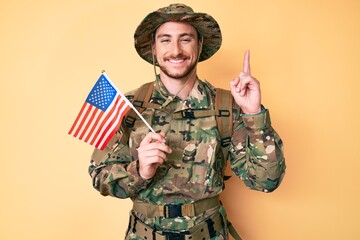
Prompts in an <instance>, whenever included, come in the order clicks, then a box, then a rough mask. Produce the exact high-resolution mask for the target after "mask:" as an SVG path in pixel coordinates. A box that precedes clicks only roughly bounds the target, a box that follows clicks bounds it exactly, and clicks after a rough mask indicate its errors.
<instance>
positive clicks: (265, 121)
mask: <svg viewBox="0 0 360 240" xmlns="http://www.w3.org/2000/svg"><path fill="white" fill-rule="evenodd" d="M242 119H243V121H244V124H245V127H246V128H247V129H250V130H261V129H265V128H268V127H270V126H271V121H270V113H269V110H267V109H265V108H263V107H262V110H261V112H259V113H256V114H251V115H250V114H243V115H242Z"/></svg>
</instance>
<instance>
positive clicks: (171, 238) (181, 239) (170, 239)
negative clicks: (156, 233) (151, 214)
mask: <svg viewBox="0 0 360 240" xmlns="http://www.w3.org/2000/svg"><path fill="white" fill-rule="evenodd" d="M187 233H188V232H179V233H174V232H162V235H164V236H166V239H167V240H185V235H186V234H187Z"/></svg>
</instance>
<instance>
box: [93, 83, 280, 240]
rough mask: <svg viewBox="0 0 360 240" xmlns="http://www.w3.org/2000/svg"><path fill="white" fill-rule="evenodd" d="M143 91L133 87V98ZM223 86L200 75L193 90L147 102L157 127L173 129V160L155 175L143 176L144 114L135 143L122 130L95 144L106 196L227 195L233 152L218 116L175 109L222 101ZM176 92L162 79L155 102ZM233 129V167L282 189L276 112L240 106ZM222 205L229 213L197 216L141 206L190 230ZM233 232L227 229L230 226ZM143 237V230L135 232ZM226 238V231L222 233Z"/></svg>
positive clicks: (267, 187) (96, 168)
mask: <svg viewBox="0 0 360 240" xmlns="http://www.w3.org/2000/svg"><path fill="white" fill-rule="evenodd" d="M134 92H135V91H132V92H130V93H128V94H127V97H128V98H129V99H130V100H131V99H132V96H133V94H134ZM214 95H215V89H214V88H213V87H212V86H211V85H210V84H209V83H208V82H204V81H201V80H199V79H197V81H196V83H195V85H194V87H193V89H192V91H191V92H190V94H189V97H188V98H187V99H186V100H181V99H179V98H177V97H175V99H174V100H173V101H172V102H170V104H168V105H167V106H166V107H165V108H164V109H161V110H155V109H151V108H149V109H146V110H145V111H144V112H143V116H144V118H145V119H146V120H147V121H148V122H149V123H150V124H151V126H152V127H153V128H154V130H155V131H156V132H160V131H162V132H165V133H166V144H168V145H169V146H170V147H171V148H172V153H171V154H169V155H168V160H167V162H166V164H163V165H161V166H160V167H159V168H158V171H157V173H156V175H155V176H154V177H153V178H152V179H151V180H143V179H142V178H141V177H140V175H139V173H138V171H137V169H138V156H137V150H136V149H137V147H138V146H139V144H140V142H141V141H142V139H143V138H144V136H145V135H146V134H147V133H148V132H149V129H148V128H147V127H146V125H145V124H144V123H143V122H142V121H141V120H137V121H136V122H135V125H134V128H133V131H131V134H130V138H129V144H128V145H122V144H120V139H121V136H122V130H121V129H122V128H124V127H125V126H124V125H122V126H121V129H119V131H118V132H117V135H116V136H115V137H114V138H113V140H112V141H111V144H109V145H108V147H107V148H106V149H105V152H101V151H100V150H95V151H94V154H93V157H92V159H91V164H90V167H89V173H90V175H91V177H92V180H93V186H94V187H95V188H96V189H97V190H98V191H100V193H101V194H102V195H110V196H113V197H117V198H131V199H132V200H133V201H139V202H146V203H152V204H169V203H174V204H181V203H190V202H194V201H197V200H200V199H204V198H210V197H213V196H216V195H218V194H220V193H221V192H222V190H223V188H224V182H223V176H224V170H225V166H226V162H227V161H226V160H227V159H226V158H224V157H223V154H222V152H221V144H220V136H219V131H218V129H217V126H216V120H215V117H214V116H210V117H203V118H196V119H180V120H175V119H172V114H173V113H176V112H178V111H181V110H184V109H209V108H210V109H212V108H214ZM169 96H170V94H169V92H168V91H167V90H166V88H165V86H164V85H163V84H162V82H161V81H160V80H159V79H157V80H156V81H155V88H154V92H153V95H152V98H151V102H153V103H157V104H159V105H162V104H163V103H164V102H165V101H166V99H167V98H168V97H169ZM233 108H234V111H233V119H234V121H233V123H234V124H233V129H234V132H233V135H232V142H231V146H230V148H229V153H230V163H231V168H232V170H233V172H234V173H235V174H236V175H237V176H238V177H239V178H241V179H242V180H243V182H244V183H245V184H246V186H248V187H249V188H251V189H255V190H259V191H263V192H271V191H273V190H275V189H276V188H277V187H278V186H279V184H280V182H281V180H282V178H283V176H284V173H285V160H284V156H283V144H282V141H281V139H280V137H279V136H278V134H277V133H276V132H275V131H274V129H273V128H272V127H271V122H270V115H269V111H268V110H266V109H264V110H263V111H262V112H261V113H259V114H257V115H251V116H246V115H243V114H241V112H240V109H239V107H238V106H237V105H236V104H235V105H234V106H233ZM216 211H220V212H221V213H222V215H223V217H224V219H226V213H225V210H224V209H223V208H222V207H221V209H218V208H216V209H210V210H208V211H207V212H206V213H205V214H201V216H196V217H192V218H190V217H177V218H175V219H173V218H168V219H166V218H161V217H154V218H146V216H142V215H141V214H140V213H135V214H136V215H137V216H138V217H139V218H140V219H141V220H142V221H143V222H144V223H146V224H148V225H150V226H152V227H156V228H157V229H162V230H175V231H181V230H187V229H189V228H191V227H193V226H194V225H196V224H197V223H199V222H201V221H203V220H204V219H205V218H207V217H208V216H211V215H212V214H214V212H216ZM224 232H225V233H224V236H223V237H224V238H225V239H227V236H226V234H227V230H226V229H224ZM132 237H134V238H131V239H136V236H134V235H133V236H132ZM219 239H221V238H219Z"/></svg>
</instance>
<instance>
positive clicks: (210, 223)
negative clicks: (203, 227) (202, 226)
mask: <svg viewBox="0 0 360 240" xmlns="http://www.w3.org/2000/svg"><path fill="white" fill-rule="evenodd" d="M206 224H207V227H208V229H209V235H210V238H213V237H215V235H216V230H215V228H214V221H213V220H212V219H211V218H209V219H208V220H206Z"/></svg>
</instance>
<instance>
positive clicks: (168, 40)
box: [160, 38, 170, 43]
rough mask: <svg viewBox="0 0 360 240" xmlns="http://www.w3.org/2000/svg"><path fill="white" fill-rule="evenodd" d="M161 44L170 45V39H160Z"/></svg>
mask: <svg viewBox="0 0 360 240" xmlns="http://www.w3.org/2000/svg"><path fill="white" fill-rule="evenodd" d="M160 42H161V43H168V42H170V39H168V38H163V39H160Z"/></svg>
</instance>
